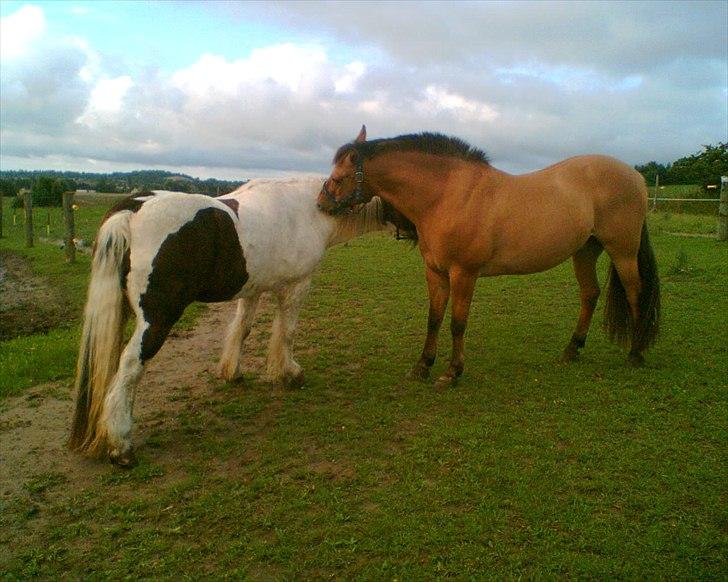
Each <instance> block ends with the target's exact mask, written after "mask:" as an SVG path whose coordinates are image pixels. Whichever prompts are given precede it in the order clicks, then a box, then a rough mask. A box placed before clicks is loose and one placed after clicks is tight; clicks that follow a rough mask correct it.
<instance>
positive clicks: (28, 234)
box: [23, 190, 33, 247]
mask: <svg viewBox="0 0 728 582" xmlns="http://www.w3.org/2000/svg"><path fill="white" fill-rule="evenodd" d="M23 206H25V246H26V247H32V246H33V193H32V192H31V191H30V190H27V191H26V192H25V194H24V195H23Z"/></svg>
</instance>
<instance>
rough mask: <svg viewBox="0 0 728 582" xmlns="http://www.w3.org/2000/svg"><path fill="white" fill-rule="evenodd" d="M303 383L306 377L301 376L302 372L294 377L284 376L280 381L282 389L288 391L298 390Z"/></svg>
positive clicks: (290, 375) (291, 375)
mask: <svg viewBox="0 0 728 582" xmlns="http://www.w3.org/2000/svg"><path fill="white" fill-rule="evenodd" d="M305 382H306V376H304V375H303V372H299V373H298V374H296V375H295V376H294V375H293V374H286V375H285V376H284V377H283V379H282V380H281V384H283V387H284V388H288V389H289V390H298V389H299V388H301V386H303V385H304V383H305Z"/></svg>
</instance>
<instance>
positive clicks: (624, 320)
mask: <svg viewBox="0 0 728 582" xmlns="http://www.w3.org/2000/svg"><path fill="white" fill-rule="evenodd" d="M637 265H638V268H639V274H640V281H641V284H642V288H641V291H640V296H639V303H638V307H639V319H638V321H637V322H633V321H632V312H631V311H630V308H629V302H628V301H627V294H626V293H625V290H624V286H623V285H622V281H621V280H620V279H619V275H618V274H617V271H616V269H615V268H614V264H612V265H610V266H609V274H608V283H607V285H608V287H607V300H606V303H605V307H604V326H605V328H606V330H607V334H608V335H609V339H611V340H612V341H613V342H615V343H617V344H619V345H623V346H629V344H630V342H631V351H633V352H638V353H639V352H642V351H643V350H645V349H647V348H648V347H650V346H651V345H652V344H654V343H655V339H656V338H657V333H658V332H659V329H660V278H659V276H658V274H657V262H656V261H655V253H654V251H653V250H652V245H651V244H650V237H649V234H648V232H647V223H644V224H643V225H642V238H641V240H640V249H639V251H638V253H637Z"/></svg>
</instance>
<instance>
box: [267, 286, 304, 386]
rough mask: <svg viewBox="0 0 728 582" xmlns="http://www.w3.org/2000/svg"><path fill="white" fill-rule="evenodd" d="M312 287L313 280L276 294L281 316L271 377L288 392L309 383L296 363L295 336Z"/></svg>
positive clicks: (275, 322) (273, 344) (269, 370)
mask: <svg viewBox="0 0 728 582" xmlns="http://www.w3.org/2000/svg"><path fill="white" fill-rule="evenodd" d="M310 284H311V279H310V278H307V279H304V280H303V281H299V282H298V283H294V284H293V285H290V286H288V287H284V288H283V289H281V290H279V291H277V292H275V298H276V302H277V305H278V313H277V314H276V317H275V319H274V320H273V333H272V334H271V338H270V346H269V348H268V363H267V375H268V378H269V379H270V380H272V381H273V382H277V383H280V384H283V385H284V386H286V387H288V388H300V387H301V386H302V385H303V383H304V381H305V377H304V375H303V371H302V370H301V366H300V365H299V364H298V362H296V360H294V359H293V334H294V332H295V331H296V324H297V323H298V311H299V310H300V308H301V303H302V302H303V300H304V298H305V297H306V294H307V293H308V289H309V287H310Z"/></svg>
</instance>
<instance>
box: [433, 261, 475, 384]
mask: <svg viewBox="0 0 728 582" xmlns="http://www.w3.org/2000/svg"><path fill="white" fill-rule="evenodd" d="M476 280H477V277H476V276H474V275H472V274H470V273H468V272H466V271H463V270H460V269H453V270H452V271H451V272H450V292H451V293H452V320H451V322H450V331H451V333H452V357H451V359H450V366H448V369H447V371H446V372H445V373H444V374H443V375H442V376H440V377H439V378H438V379H437V382H436V383H435V386H436V387H438V388H446V387H448V386H451V385H453V384H454V383H455V382H456V381H457V379H458V378H459V377H460V375H461V374H462V373H463V368H464V367H465V353H464V347H465V328H466V327H467V324H468V315H469V314H470V303H471V301H472V299H473V291H474V290H475V282H476Z"/></svg>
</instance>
